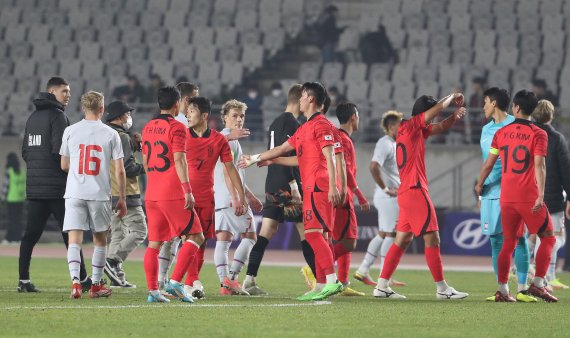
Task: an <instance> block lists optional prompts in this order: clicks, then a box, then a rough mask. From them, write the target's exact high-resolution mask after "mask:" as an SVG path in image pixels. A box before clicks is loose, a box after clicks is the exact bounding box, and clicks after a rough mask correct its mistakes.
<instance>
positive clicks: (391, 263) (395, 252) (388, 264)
mask: <svg viewBox="0 0 570 338" xmlns="http://www.w3.org/2000/svg"><path fill="white" fill-rule="evenodd" d="M403 255H404V250H402V248H400V247H399V246H398V245H397V244H396V243H394V244H392V245H391V246H390V249H389V250H388V254H387V255H386V258H385V259H384V266H383V267H382V271H381V272H380V278H383V279H387V280H389V279H390V278H391V277H392V275H393V274H394V271H396V268H397V267H398V264H400V259H401V258H402V256H403Z"/></svg>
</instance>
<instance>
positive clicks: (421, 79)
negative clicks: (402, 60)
mask: <svg viewBox="0 0 570 338" xmlns="http://www.w3.org/2000/svg"><path fill="white" fill-rule="evenodd" d="M414 80H415V81H416V82H417V83H436V81H437V68H435V67H425V66H419V67H415V68H414Z"/></svg>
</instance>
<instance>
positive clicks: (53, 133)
mask: <svg viewBox="0 0 570 338" xmlns="http://www.w3.org/2000/svg"><path fill="white" fill-rule="evenodd" d="M70 97H71V90H70V88H69V84H68V83H67V82H66V81H65V80H64V79H62V78H60V77H52V78H51V79H49V81H48V83H47V92H41V93H40V94H39V96H38V97H37V98H36V99H35V100H34V105H35V107H36V110H35V111H34V112H33V113H32V115H30V117H29V118H28V121H27V122H26V129H25V132H24V141H23V144H22V158H23V159H24V161H25V162H26V166H27V171H26V174H27V178H26V196H27V199H28V203H27V206H28V220H27V225H26V231H25V232H24V237H23V238H22V243H21V244H20V259H19V270H20V281H19V282H18V292H39V291H40V290H39V289H37V288H36V287H35V286H34V284H32V282H31V281H30V261H31V260H32V251H33V250H34V246H35V245H36V243H37V242H38V241H39V239H40V237H41V236H42V233H43V232H44V229H45V227H46V222H47V220H48V218H49V216H50V215H53V216H54V217H55V219H56V220H57V223H58V225H59V227H60V228H63V218H64V215H65V200H64V199H63V195H64V194H65V186H66V183H67V174H66V173H65V172H64V171H63V170H61V163H60V161H61V156H60V155H59V150H60V149H59V148H60V147H61V139H62V137H63V131H64V130H65V128H67V127H68V126H69V119H68V118H67V116H66V115H65V113H64V109H65V107H66V106H67V104H68V103H69V98H70ZM62 236H63V241H64V242H65V246H66V247H67V241H68V237H67V233H63V232H62ZM80 278H81V285H82V287H83V290H84V291H85V290H88V289H89V288H90V287H91V279H90V278H89V277H88V276H87V273H86V271H85V264H84V263H83V254H81V267H80Z"/></svg>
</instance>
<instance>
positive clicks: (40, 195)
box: [22, 93, 69, 199]
mask: <svg viewBox="0 0 570 338" xmlns="http://www.w3.org/2000/svg"><path fill="white" fill-rule="evenodd" d="M34 105H35V106H36V110H35V111H34V112H33V113H32V115H31V116H30V117H29V118H28V121H27V122H26V130H25V132H24V140H23V143H22V158H23V159H24V161H25V162H26V166H27V176H26V195H27V198H28V199H57V198H63V195H64V194H65V185H66V181H67V174H66V173H65V172H64V171H63V170H61V160H60V158H61V157H60V155H59V149H60V147H61V139H62V136H63V131H64V130H65V128H67V127H68V126H69V119H68V118H67V116H66V115H65V113H64V112H63V111H64V106H63V105H62V104H61V103H59V102H58V101H57V100H56V98H55V96H54V95H53V94H50V93H40V94H39V95H38V98H36V99H35V100H34Z"/></svg>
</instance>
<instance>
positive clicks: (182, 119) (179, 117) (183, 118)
mask: <svg viewBox="0 0 570 338" xmlns="http://www.w3.org/2000/svg"><path fill="white" fill-rule="evenodd" d="M175 118H176V120H177V121H180V123H182V124H183V125H184V126H186V128H188V119H187V118H186V115H184V114H183V113H178V115H176V117H175Z"/></svg>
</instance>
